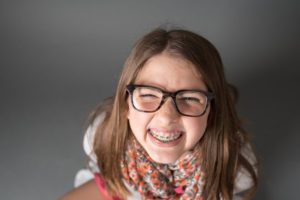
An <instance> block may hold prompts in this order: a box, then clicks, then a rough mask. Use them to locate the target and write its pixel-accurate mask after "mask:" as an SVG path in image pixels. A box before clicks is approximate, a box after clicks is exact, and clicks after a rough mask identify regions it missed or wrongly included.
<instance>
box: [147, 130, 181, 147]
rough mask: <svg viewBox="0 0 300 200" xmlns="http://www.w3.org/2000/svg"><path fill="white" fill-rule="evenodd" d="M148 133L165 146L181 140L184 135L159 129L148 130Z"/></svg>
mask: <svg viewBox="0 0 300 200" xmlns="http://www.w3.org/2000/svg"><path fill="white" fill-rule="evenodd" d="M148 133H149V134H150V135H151V136H152V137H153V138H154V139H156V140H157V141H158V142H161V143H165V144H166V143H172V142H175V141H177V140H179V139H180V138H181V137H182V135H183V132H182V131H171V132H169V131H168V132H164V131H160V130H157V129H148Z"/></svg>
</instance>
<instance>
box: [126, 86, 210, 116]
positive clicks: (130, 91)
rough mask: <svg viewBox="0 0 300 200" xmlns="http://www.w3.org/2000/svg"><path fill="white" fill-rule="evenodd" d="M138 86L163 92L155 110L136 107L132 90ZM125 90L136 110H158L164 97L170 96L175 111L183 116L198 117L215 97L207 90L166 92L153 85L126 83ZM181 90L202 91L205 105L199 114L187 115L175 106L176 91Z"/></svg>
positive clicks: (164, 99) (163, 101)
mask: <svg viewBox="0 0 300 200" xmlns="http://www.w3.org/2000/svg"><path fill="white" fill-rule="evenodd" d="M139 87H144V88H150V89H155V90H158V91H160V92H161V93H162V94H163V96H162V99H161V102H160V104H159V106H158V107H157V108H156V109H155V110H153V111H145V110H140V109H138V108H137V107H136V106H135V105H134V101H133V91H134V90H135V89H136V88H139ZM126 91H127V92H128V93H129V94H130V96H131V104H132V106H133V107H134V109H136V110H137V111H140V112H145V113H152V112H156V111H158V110H159V109H160V108H161V106H162V105H163V104H164V103H165V101H166V98H168V97H171V98H172V101H173V104H174V106H175V108H176V110H177V112H178V113H179V114H181V115H183V116H188V117H200V116H202V115H204V113H205V112H206V110H207V108H208V105H209V104H210V101H211V100H212V99H214V97H215V95H214V94H213V93H211V92H207V91H203V90H178V91H175V92H168V91H165V90H162V89H160V88H158V87H154V86H150V85H135V84H128V85H127V86H126ZM181 92H200V93H202V94H203V95H204V96H205V97H206V105H205V108H204V110H203V112H202V113H201V114H199V115H187V114H184V113H182V112H181V111H180V110H179V108H178V106H177V103H176V95H177V94H178V93H181Z"/></svg>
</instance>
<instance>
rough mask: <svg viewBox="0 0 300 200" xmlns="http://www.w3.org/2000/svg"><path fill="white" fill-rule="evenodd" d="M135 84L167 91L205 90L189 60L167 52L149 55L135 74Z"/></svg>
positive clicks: (200, 78)
mask: <svg viewBox="0 0 300 200" xmlns="http://www.w3.org/2000/svg"><path fill="white" fill-rule="evenodd" d="M135 84H145V85H152V86H157V87H160V88H162V89H165V90H168V91H176V90H180V89H201V90H206V85H205V84H204V82H203V80H202V76H201V74H200V73H199V72H198V71H197V70H196V67H195V66H194V65H193V64H192V63H191V62H189V61H188V60H186V59H183V58H182V57H178V56H174V55H170V54H167V53H162V54H158V55H155V56H153V57H151V58H150V59H149V60H148V61H147V62H146V63H145V64H144V66H143V67H142V69H141V70H140V71H139V73H138V74H137V77H136V80H135Z"/></svg>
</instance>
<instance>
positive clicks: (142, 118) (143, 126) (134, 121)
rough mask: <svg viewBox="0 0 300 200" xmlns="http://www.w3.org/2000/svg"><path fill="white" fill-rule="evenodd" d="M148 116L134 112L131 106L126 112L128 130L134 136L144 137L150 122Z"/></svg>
mask: <svg viewBox="0 0 300 200" xmlns="http://www.w3.org/2000/svg"><path fill="white" fill-rule="evenodd" d="M148 115H149V114H147V113H143V112H139V111H136V110H135V109H134V108H133V107H132V106H131V105H129V109H128V112H127V118H128V121H129V125H130V128H131V130H132V132H133V134H134V135H135V136H138V135H144V134H145V133H146V130H147V125H148V123H149V121H150V119H149V116H148Z"/></svg>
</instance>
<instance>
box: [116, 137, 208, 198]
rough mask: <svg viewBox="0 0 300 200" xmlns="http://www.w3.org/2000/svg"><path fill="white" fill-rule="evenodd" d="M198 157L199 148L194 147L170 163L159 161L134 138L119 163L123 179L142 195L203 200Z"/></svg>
mask: <svg viewBox="0 0 300 200" xmlns="http://www.w3.org/2000/svg"><path fill="white" fill-rule="evenodd" d="M200 158H201V155H200V151H199V150H198V149H197V150H196V149H195V150H193V151H192V152H189V153H188V154H187V155H186V156H185V157H183V158H182V159H180V160H178V161H176V162H175V163H174V164H159V163H156V162H154V161H153V160H152V159H151V158H150V157H149V155H148V154H147V153H146V151H145V150H144V148H143V147H142V146H141V145H140V144H139V143H138V142H137V141H136V140H134V141H133V142H132V143H131V144H129V145H128V148H127V151H126V153H125V158H124V160H123V162H122V163H121V167H122V173H123V177H124V179H125V181H126V182H127V183H128V184H129V185H131V186H133V188H134V189H135V190H136V191H138V192H139V193H140V194H141V195H142V197H143V198H144V199H181V200H183V199H196V200H203V197H202V191H203V187H204V183H205V180H204V172H203V167H202V162H201V159H200Z"/></svg>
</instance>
